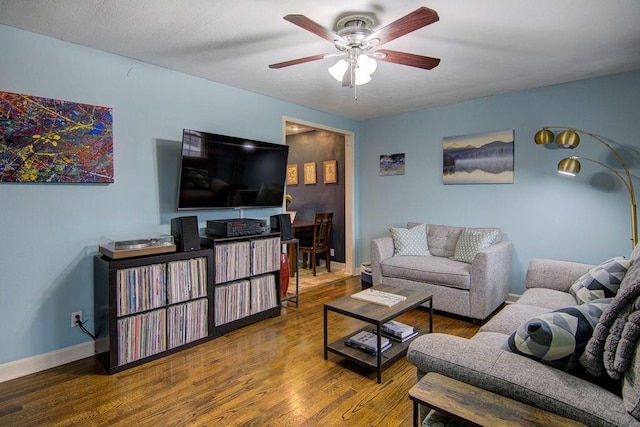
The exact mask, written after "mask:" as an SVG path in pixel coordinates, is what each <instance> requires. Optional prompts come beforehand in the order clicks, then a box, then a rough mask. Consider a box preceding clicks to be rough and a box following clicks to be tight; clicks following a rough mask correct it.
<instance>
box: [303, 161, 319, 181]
mask: <svg viewBox="0 0 640 427" xmlns="http://www.w3.org/2000/svg"><path fill="white" fill-rule="evenodd" d="M304 183H305V184H315V183H316V162H309V163H305V164H304Z"/></svg>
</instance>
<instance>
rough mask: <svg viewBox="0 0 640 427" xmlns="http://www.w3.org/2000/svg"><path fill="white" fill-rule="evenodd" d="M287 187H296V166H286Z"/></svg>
mask: <svg viewBox="0 0 640 427" xmlns="http://www.w3.org/2000/svg"><path fill="white" fill-rule="evenodd" d="M287 185H298V164H297V163H295V164H291V165H287Z"/></svg>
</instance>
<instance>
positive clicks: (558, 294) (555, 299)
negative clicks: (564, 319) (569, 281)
mask: <svg viewBox="0 0 640 427" xmlns="http://www.w3.org/2000/svg"><path fill="white" fill-rule="evenodd" d="M516 304H526V305H535V306H536V307H542V308H546V309H548V310H546V311H549V310H555V309H557V308H562V307H567V306H570V305H575V304H576V299H575V298H574V297H572V296H571V295H569V294H568V293H567V292H562V291H557V290H555V289H547V288H530V289H527V290H526V291H525V292H524V294H522V296H521V297H520V298H519V299H518V302H517V303H516Z"/></svg>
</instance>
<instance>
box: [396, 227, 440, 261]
mask: <svg viewBox="0 0 640 427" xmlns="http://www.w3.org/2000/svg"><path fill="white" fill-rule="evenodd" d="M389 231H390V232H391V237H392V238H393V247H394V250H393V252H394V255H417V256H428V255H431V254H430V253H429V246H427V225H426V224H420V225H416V226H415V227H411V228H390V229H389Z"/></svg>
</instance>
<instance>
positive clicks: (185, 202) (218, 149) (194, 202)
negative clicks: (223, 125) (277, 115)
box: [178, 129, 289, 210]
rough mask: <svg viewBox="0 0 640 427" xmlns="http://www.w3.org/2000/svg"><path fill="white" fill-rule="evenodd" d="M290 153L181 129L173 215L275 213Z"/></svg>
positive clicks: (284, 147)
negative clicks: (196, 211) (247, 210)
mask: <svg viewBox="0 0 640 427" xmlns="http://www.w3.org/2000/svg"><path fill="white" fill-rule="evenodd" d="M288 154H289V147H288V146H287V145H282V144H272V143H269V142H262V141H254V140H250V139H243V138H237V137H233V136H226V135H218V134H213V133H207V132H200V131H196V130H191V129H184V130H183V133H182V160H181V162H182V163H181V167H180V180H179V184H178V209H179V210H183V209H217V208H238V209H239V208H266V207H280V206H282V201H283V197H284V183H285V176H286V171H287V156H288Z"/></svg>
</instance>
